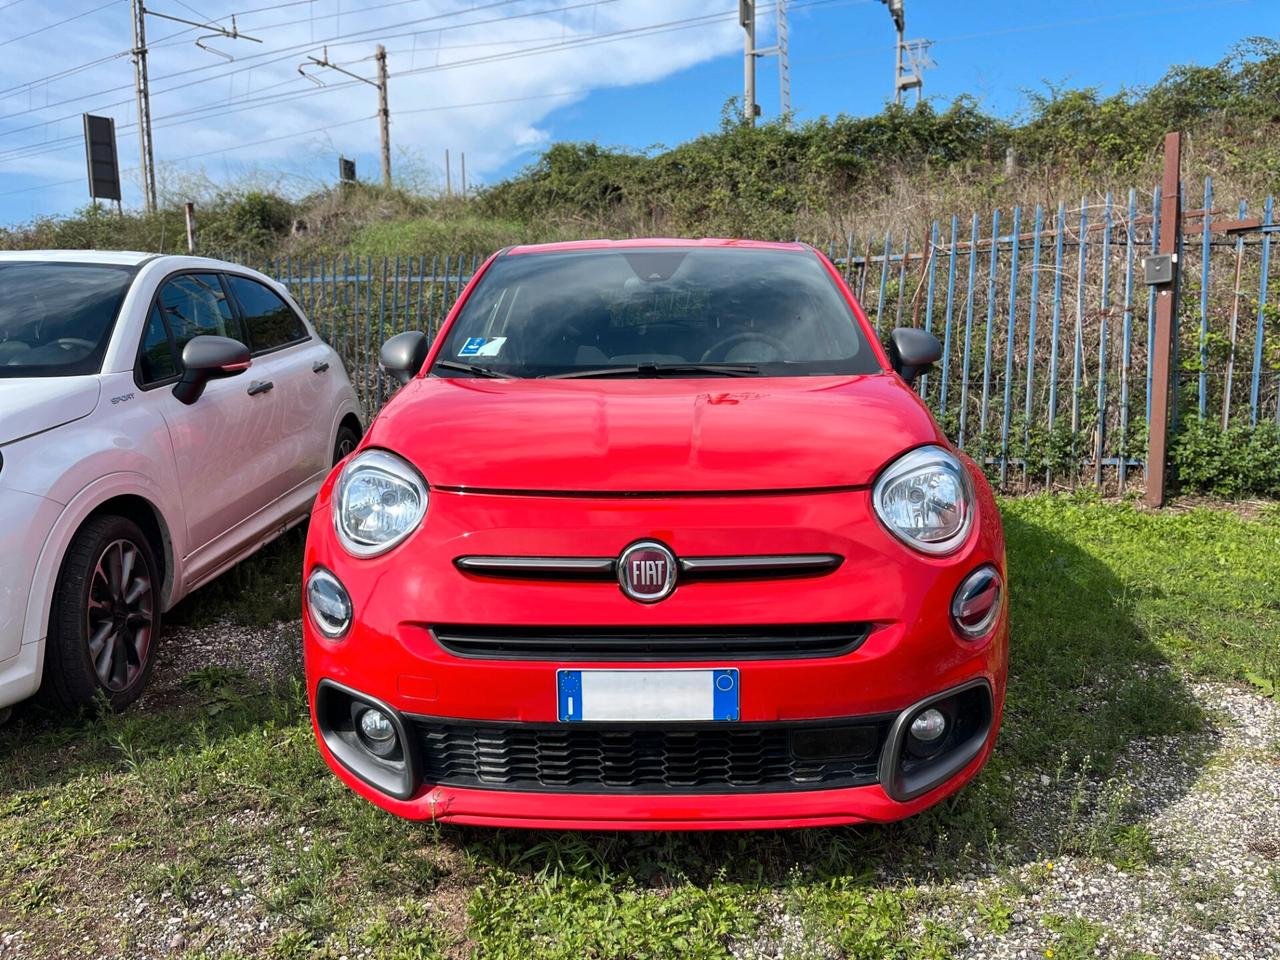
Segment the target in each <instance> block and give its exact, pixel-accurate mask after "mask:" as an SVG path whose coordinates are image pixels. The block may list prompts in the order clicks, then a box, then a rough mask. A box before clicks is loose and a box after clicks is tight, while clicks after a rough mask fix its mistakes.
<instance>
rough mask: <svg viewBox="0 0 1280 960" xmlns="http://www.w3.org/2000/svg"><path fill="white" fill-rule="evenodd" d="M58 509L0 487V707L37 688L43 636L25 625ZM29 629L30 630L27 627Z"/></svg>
mask: <svg viewBox="0 0 1280 960" xmlns="http://www.w3.org/2000/svg"><path fill="white" fill-rule="evenodd" d="M61 510H62V507H61V505H59V504H57V503H55V502H54V501H52V500H48V499H46V498H44V497H37V496H35V495H33V494H29V493H22V492H20V491H17V490H11V489H8V488H6V487H3V486H0V708H3V707H6V706H9V705H10V704H14V703H17V702H19V701H21V700H25V699H26V698H27V697H29V696H31V695H32V694H33V693H35V692H36V690H37V689H38V688H39V686H40V673H41V670H40V667H41V663H42V662H43V655H44V638H43V637H42V636H40V635H36V636H29V635H28V634H29V633H30V632H32V630H34V626H35V625H34V623H33V624H28V623H27V608H28V605H29V604H30V601H31V598H32V592H33V590H34V591H36V592H38V593H40V594H42V595H43V596H44V599H45V602H47V601H48V596H49V595H50V594H51V592H52V591H51V590H50V589H48V587H47V585H41V584H37V583H34V580H35V572H36V564H37V562H38V560H39V559H40V552H41V550H43V549H44V546H45V542H46V540H48V537H49V531H50V530H52V529H53V525H54V523H55V521H56V520H57V518H58V515H59V513H60V511H61ZM29 627H30V628H31V629H30V630H29V629H28V628H29Z"/></svg>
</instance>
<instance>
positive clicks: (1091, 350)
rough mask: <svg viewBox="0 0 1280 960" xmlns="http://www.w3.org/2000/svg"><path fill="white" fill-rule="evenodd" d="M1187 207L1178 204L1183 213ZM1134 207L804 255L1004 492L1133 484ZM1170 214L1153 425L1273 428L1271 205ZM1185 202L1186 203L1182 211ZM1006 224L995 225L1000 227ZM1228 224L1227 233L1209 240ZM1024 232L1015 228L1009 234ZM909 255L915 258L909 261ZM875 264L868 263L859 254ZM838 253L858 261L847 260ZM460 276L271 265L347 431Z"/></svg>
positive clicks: (1143, 399)
mask: <svg viewBox="0 0 1280 960" xmlns="http://www.w3.org/2000/svg"><path fill="white" fill-rule="evenodd" d="M1183 192H1184V195H1185V194H1186V193H1187V190H1186V188H1185V186H1184V188H1183ZM1198 193H1199V191H1197V194H1198ZM1147 196H1148V195H1146V194H1145V193H1140V192H1139V191H1137V190H1136V189H1131V190H1129V191H1128V193H1127V196H1125V197H1124V198H1123V199H1122V200H1120V201H1117V199H1116V198H1115V197H1113V196H1112V195H1111V194H1106V195H1105V196H1102V197H1098V198H1092V199H1091V198H1089V197H1085V198H1083V199H1082V200H1081V201H1080V202H1079V204H1071V205H1068V204H1067V203H1065V202H1060V203H1059V204H1058V205H1057V208H1056V210H1053V209H1049V210H1046V209H1045V208H1043V207H1041V206H1036V207H1035V209H1034V210H1023V209H1022V208H1019V207H1015V208H1014V209H1012V210H1011V211H1007V212H1006V211H1000V210H996V211H993V212H992V213H991V215H990V221H989V224H990V227H989V229H988V230H984V229H983V228H984V225H986V224H987V222H988V221H987V219H986V218H985V217H984V216H982V215H979V214H977V213H974V214H972V215H971V217H970V219H969V224H968V230H967V231H966V230H965V229H964V220H963V218H961V217H960V216H953V217H951V218H950V222H949V224H946V225H945V227H944V224H943V222H942V221H939V220H935V221H933V222H932V223H930V224H928V225H927V226H926V227H925V229H924V230H922V231H920V232H919V233H918V234H917V236H916V237H915V238H914V239H913V238H912V237H910V236H902V237H896V236H895V235H894V234H893V232H892V231H889V232H886V233H884V234H883V235H880V234H879V233H877V234H876V236H875V237H874V238H873V237H869V236H858V235H854V234H850V235H848V236H845V237H842V238H840V239H839V240H833V241H829V242H824V243H821V244H817V245H818V246H820V247H821V248H823V249H824V250H825V251H826V252H827V254H828V255H829V256H830V257H831V259H832V260H833V261H835V263H836V264H837V265H838V267H839V268H840V269H841V270H842V271H843V272H844V275H845V277H846V279H847V280H848V282H849V285H850V287H851V288H852V289H853V291H854V292H855V294H856V295H857V297H858V299H859V300H860V302H861V303H862V305H863V307H864V309H865V310H866V313H867V315H868V317H869V318H870V320H871V322H872V324H873V326H874V328H875V330H876V332H877V334H878V335H879V336H881V337H887V336H888V332H889V330H890V329H891V328H892V327H894V326H900V325H907V326H920V327H924V328H925V329H927V330H930V331H931V332H933V333H935V334H936V335H937V336H938V338H939V340H940V341H941V343H942V360H941V362H940V363H939V364H938V367H937V369H936V370H935V371H933V372H932V374H931V375H929V376H926V377H922V378H921V380H920V387H919V389H920V392H921V394H922V396H923V397H924V399H925V400H926V402H927V403H928V404H929V405H930V407H931V408H932V409H933V410H934V412H935V413H936V414H937V416H938V418H939V420H940V421H941V422H942V424H943V426H944V428H945V429H946V431H947V433H948V435H949V436H951V437H953V438H954V439H955V440H956V441H957V442H958V443H959V445H960V446H962V447H963V448H965V449H966V450H967V451H969V452H970V453H971V454H972V455H973V456H975V457H976V458H978V459H980V460H981V461H982V462H984V463H987V464H988V465H989V467H990V470H991V473H992V475H993V477H995V478H997V479H998V480H999V481H1000V482H1001V484H1002V485H1004V486H1006V487H1012V488H1017V487H1019V486H1026V485H1032V484H1034V485H1036V486H1039V485H1042V484H1046V483H1048V484H1058V483H1067V484H1082V483H1084V484H1087V483H1092V484H1096V485H1098V486H1102V487H1106V488H1111V489H1114V488H1116V487H1120V488H1123V487H1124V486H1125V485H1126V484H1128V483H1130V482H1132V481H1134V480H1135V479H1140V477H1141V471H1142V468H1143V466H1144V456H1145V449H1146V421H1147V419H1148V418H1149V416H1150V410H1151V389H1152V382H1151V369H1150V366H1149V364H1148V362H1147V358H1148V357H1149V356H1150V355H1151V352H1152V342H1153V338H1154V313H1155V289H1154V288H1151V289H1149V290H1148V292H1147V295H1146V296H1145V297H1144V296H1143V295H1142V287H1143V286H1144V280H1143V268H1142V260H1143V257H1144V255H1145V254H1146V253H1147V252H1148V251H1150V252H1154V251H1155V249H1156V238H1157V236H1158V234H1159V229H1160V191H1159V189H1158V188H1157V189H1156V190H1155V191H1153V192H1152V193H1151V194H1150V195H1149V201H1148V199H1147ZM1203 198H1204V199H1203V207H1202V208H1200V209H1199V210H1185V207H1186V206H1188V204H1186V203H1184V211H1185V212H1184V214H1183V216H1184V224H1183V234H1184V236H1185V237H1186V238H1187V239H1188V240H1189V241H1190V242H1186V243H1183V244H1181V245H1180V252H1179V260H1180V265H1181V270H1180V271H1179V275H1180V283H1179V289H1178V290H1177V291H1176V293H1175V296H1177V297H1178V298H1179V309H1178V311H1177V318H1178V322H1177V325H1176V332H1177V335H1176V337H1175V343H1174V358H1175V359H1174V376H1175V391H1174V392H1175V402H1174V404H1173V407H1172V411H1173V412H1172V418H1173V422H1174V424H1175V429H1176V424H1177V422H1178V418H1180V417H1181V418H1185V417H1187V416H1198V417H1200V418H1207V419H1212V420H1214V421H1215V422H1217V423H1220V424H1221V425H1223V426H1225V425H1226V424H1227V423H1229V422H1245V423H1250V424H1255V425H1256V424H1257V423H1259V422H1260V421H1262V420H1264V419H1267V418H1274V419H1275V420H1276V421H1277V422H1280V305H1277V304H1275V303H1273V302H1271V301H1270V300H1269V284H1268V279H1269V273H1270V271H1271V269H1272V257H1271V246H1272V238H1273V236H1274V235H1275V233H1276V231H1277V230H1280V225H1278V224H1276V222H1275V210H1274V200H1273V199H1272V198H1267V200H1266V202H1265V204H1264V207H1263V215H1262V217H1261V218H1258V219H1256V220H1252V221H1250V220H1247V219H1246V217H1247V215H1248V209H1249V208H1248V205H1247V204H1246V203H1244V202H1241V203H1239V205H1238V208H1232V209H1230V210H1229V211H1228V210H1223V209H1215V208H1214V206H1213V204H1214V192H1213V183H1212V181H1211V180H1206V181H1205V183H1204V185H1203ZM1197 199H1198V197H1197ZM1006 213H1007V216H1006ZM1226 221H1230V222H1226ZM1028 223H1029V224H1030V226H1029V227H1028V226H1027V224H1028ZM917 243H918V244H919V245H918V246H917ZM873 250H874V251H878V252H874V253H873ZM857 251H861V253H858V252H857ZM479 262H480V258H479V257H477V256H472V255H461V256H447V257H433V258H427V257H399V258H368V257H365V258H354V257H337V258H334V257H329V258H307V259H298V258H293V259H288V258H281V259H277V260H272V261H269V262H267V263H265V264H263V263H258V264H255V266H258V267H259V268H261V269H264V271H265V272H267V273H269V274H271V275H273V276H275V277H277V278H278V279H280V280H281V281H282V282H284V283H285V284H287V285H288V286H289V287H290V288H291V290H292V291H293V292H294V295H295V297H297V299H298V300H299V302H300V303H301V304H302V306H303V308H304V309H305V310H306V311H307V313H308V315H309V316H310V317H311V319H312V321H313V322H314V323H315V324H316V326H317V328H318V329H319V330H320V332H321V334H322V335H323V336H325V337H326V338H327V339H328V340H329V341H330V342H331V343H332V344H333V345H334V346H335V347H336V348H337V349H338V350H339V352H340V353H341V354H342V356H343V359H344V361H345V363H346V365H347V368H348V371H349V372H350V374H351V376H352V380H353V382H354V383H355V384H356V388H357V390H358V392H359V393H360V396H361V399H362V402H363V403H364V405H365V409H366V413H367V414H369V415H372V414H373V413H374V412H375V411H376V410H377V409H378V408H379V407H380V406H381V404H382V403H384V402H385V400H386V399H387V397H388V396H389V393H390V386H389V384H388V383H387V382H386V380H385V379H384V377H383V376H382V374H381V372H380V371H379V369H378V364H377V353H378V346H379V344H381V342H382V341H383V340H384V339H385V338H386V337H388V336H390V335H392V334H394V333H399V332H401V331H403V330H407V329H423V330H427V331H428V332H430V333H432V334H434V333H435V332H436V330H437V329H438V328H439V324H440V322H441V321H442V320H443V318H444V317H445V315H446V313H447V312H448V309H449V307H450V306H451V305H452V304H453V302H454V301H455V300H456V299H457V297H458V295H459V294H460V293H461V291H462V289H463V287H464V285H465V284H466V282H467V280H468V279H470V277H471V275H472V274H473V273H474V271H475V269H476V267H477V266H478V265H479Z"/></svg>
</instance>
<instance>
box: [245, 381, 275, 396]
mask: <svg viewBox="0 0 1280 960" xmlns="http://www.w3.org/2000/svg"><path fill="white" fill-rule="evenodd" d="M274 389H275V384H274V383H272V382H271V381H270V380H255V381H253V383H251V384H249V396H251V397H256V396H257V395H258V394H260V393H267V392H268V391H270V390H274Z"/></svg>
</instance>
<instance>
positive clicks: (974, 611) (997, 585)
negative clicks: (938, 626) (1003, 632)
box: [951, 566, 1003, 639]
mask: <svg viewBox="0 0 1280 960" xmlns="http://www.w3.org/2000/svg"><path fill="white" fill-rule="evenodd" d="M1002 587H1003V584H1001V582H1000V574H999V573H998V572H997V571H996V568H995V567H992V566H985V567H979V568H978V569H977V570H975V571H973V573H971V574H969V576H967V577H965V578H964V580H963V581H962V582H961V584H960V586H959V587H957V588H956V595H955V597H953V598H952V600H951V622H952V623H954V624H955V627H956V629H957V630H959V631H960V633H961V634H963V635H964V636H966V637H969V638H970V639H977V638H978V637H982V636H985V635H986V634H987V632H988V631H990V629H991V626H992V624H994V623H995V622H996V617H997V616H999V614H1000V600H1001V595H1002V593H1003V590H1002Z"/></svg>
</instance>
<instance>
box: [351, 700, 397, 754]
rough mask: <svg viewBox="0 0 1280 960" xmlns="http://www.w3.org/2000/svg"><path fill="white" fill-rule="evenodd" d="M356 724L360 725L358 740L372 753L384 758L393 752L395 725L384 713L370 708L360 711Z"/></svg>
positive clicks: (394, 747) (394, 746)
mask: <svg viewBox="0 0 1280 960" xmlns="http://www.w3.org/2000/svg"><path fill="white" fill-rule="evenodd" d="M357 722H358V723H359V724H360V739H361V741H362V742H363V743H364V745H365V747H367V748H368V749H369V750H370V751H371V752H372V753H375V754H377V755H378V756H380V757H385V756H389V755H390V754H391V753H393V752H394V751H395V749H396V728H395V724H393V723H392V722H391V718H390V717H388V716H387V715H386V714H385V713H383V712H382V711H381V710H378V709H377V708H375V707H370V708H369V709H367V710H363V711H361V713H360V716H359V717H358V718H357Z"/></svg>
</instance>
